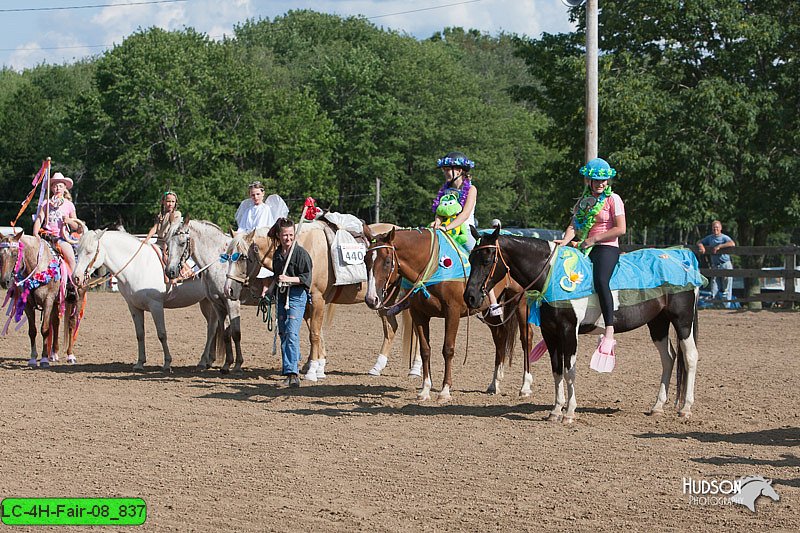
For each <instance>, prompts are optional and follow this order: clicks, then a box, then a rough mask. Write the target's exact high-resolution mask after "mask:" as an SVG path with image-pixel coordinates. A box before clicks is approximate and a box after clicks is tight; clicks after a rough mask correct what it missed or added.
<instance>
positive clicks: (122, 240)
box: [73, 228, 219, 372]
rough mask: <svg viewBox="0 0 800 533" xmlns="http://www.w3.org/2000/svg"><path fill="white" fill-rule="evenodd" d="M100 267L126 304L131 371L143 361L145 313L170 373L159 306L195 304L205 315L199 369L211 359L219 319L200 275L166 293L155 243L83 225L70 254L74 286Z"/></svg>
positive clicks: (138, 367)
mask: <svg viewBox="0 0 800 533" xmlns="http://www.w3.org/2000/svg"><path fill="white" fill-rule="evenodd" d="M101 266H105V267H106V268H107V269H109V270H110V271H111V272H114V275H115V276H116V278H117V284H118V287H119V292H120V294H122V297H123V298H125V302H126V303H127V304H128V310H129V311H130V313H131V317H132V318H133V324H134V327H135V329H136V340H137V341H138V344H139V357H138V359H137V361H136V364H134V366H133V369H134V370H135V371H144V363H145V362H146V360H147V357H146V354H145V344H144V312H145V311H149V312H150V314H151V315H152V316H153V322H154V323H155V326H156V333H157V335H158V340H159V341H160V342H161V348H162V350H163V351H164V364H163V366H162V367H161V369H162V371H163V372H171V371H172V355H171V354H170V351H169V347H168V345H167V329H166V326H165V324H164V309H165V308H166V309H175V308H179V307H188V306H190V305H194V304H196V303H199V304H200V310H201V312H202V313H203V316H204V317H205V319H206V322H207V327H206V345H205V348H204V349H203V354H202V356H201V357H200V362H199V363H198V367H201V368H205V367H206V365H207V364H208V362H209V361H210V360H211V359H212V358H213V354H214V353H215V352H213V351H212V350H214V348H215V347H216V342H217V341H218V336H217V330H218V322H219V320H218V317H217V313H216V311H214V307H213V304H212V303H211V302H209V301H208V298H207V296H206V288H205V286H204V285H203V281H202V280H200V279H190V280H188V281H185V282H184V283H181V284H180V285H178V286H175V287H171V288H170V290H169V292H167V284H166V283H165V282H164V269H163V266H162V264H161V255H160V252H159V251H158V250H157V249H156V248H155V246H153V245H150V244H147V243H143V242H142V241H140V240H139V239H137V238H136V237H134V236H133V235H130V234H128V233H125V232H122V231H110V230H94V231H89V230H87V229H86V228H84V232H83V235H82V237H81V239H80V241H79V243H78V251H77V253H76V256H75V273H74V274H73V280H74V282H75V284H76V285H78V286H79V287H80V286H85V285H86V283H87V281H88V279H89V276H91V274H92V273H93V272H94V271H95V270H97V269H98V268H100V267H101Z"/></svg>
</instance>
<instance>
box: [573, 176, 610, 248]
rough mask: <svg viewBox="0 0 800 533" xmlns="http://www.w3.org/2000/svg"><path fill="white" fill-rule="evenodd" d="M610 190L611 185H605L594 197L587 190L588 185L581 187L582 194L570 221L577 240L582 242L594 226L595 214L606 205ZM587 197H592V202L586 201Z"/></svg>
mask: <svg viewBox="0 0 800 533" xmlns="http://www.w3.org/2000/svg"><path fill="white" fill-rule="evenodd" d="M611 192H612V191H611V187H610V186H609V185H606V188H605V189H603V192H602V193H601V194H600V196H598V197H597V198H595V197H594V196H592V193H591V192H590V191H589V187H588V186H587V187H585V188H584V189H583V195H582V196H581V199H580V200H578V209H577V210H576V211H575V216H574V218H573V221H572V227H573V228H574V229H575V236H576V237H578V240H579V241H581V242H582V241H584V240H586V236H587V235H588V234H589V230H590V229H592V226H594V223H595V220H596V219H597V215H598V214H600V211H602V210H603V206H605V205H606V200H607V199H608V197H609V196H611ZM588 198H592V199H594V200H595V201H594V203H592V202H591V201H586V200H587V199H588Z"/></svg>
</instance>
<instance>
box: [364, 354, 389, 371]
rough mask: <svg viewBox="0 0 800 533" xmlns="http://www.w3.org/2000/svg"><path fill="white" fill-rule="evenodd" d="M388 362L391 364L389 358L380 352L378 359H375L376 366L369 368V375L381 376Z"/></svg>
mask: <svg viewBox="0 0 800 533" xmlns="http://www.w3.org/2000/svg"><path fill="white" fill-rule="evenodd" d="M387 364H389V358H388V357H386V356H385V355H383V354H378V360H377V361H375V366H373V367H372V368H371V369H370V370H369V375H370V376H380V375H381V372H382V371H383V369H384V368H386V365H387Z"/></svg>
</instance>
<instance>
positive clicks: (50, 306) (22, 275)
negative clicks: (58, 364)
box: [0, 233, 82, 368]
mask: <svg viewBox="0 0 800 533" xmlns="http://www.w3.org/2000/svg"><path fill="white" fill-rule="evenodd" d="M20 249H22V256H21V257H19V253H20ZM17 263H18V264H19V266H18V268H17V269H16V271H15V266H16V265H17ZM61 263H62V259H60V258H58V257H56V256H54V255H53V253H52V251H51V248H50V246H49V245H48V244H47V243H45V242H44V241H42V240H41V239H40V238H39V237H36V236H31V235H23V234H22V233H18V234H17V235H15V236H13V237H3V238H2V239H0V286H2V288H4V289H9V293H8V299H9V305H11V306H12V309H11V310H10V313H11V314H12V315H13V314H15V313H16V310H14V309H13V306H14V305H15V301H14V300H12V299H11V298H13V297H14V296H16V297H17V298H20V297H23V295H24V297H26V300H25V307H24V310H25V317H26V319H27V321H28V337H30V340H31V355H30V359H29V360H28V366H30V367H36V366H37V365H38V366H40V367H41V368H47V367H48V366H50V362H52V361H58V348H59V341H58V330H59V327H60V324H61V317H60V309H59V308H60V292H61V282H62V281H63V280H57V279H54V278H51V276H50V275H49V273H52V272H53V269H54V268H57V269H59V271H60V275H61V276H63V272H65V271H66V269H65V268H63V267H62V266H61ZM56 264H57V265H58V266H56ZM37 279H38V280H39V281H46V282H45V283H42V284H41V285H39V286H38V287H36V288H34V289H32V290H30V292H29V293H28V294H26V295H25V294H24V291H26V289H25V282H23V283H20V284H17V283H18V282H20V281H22V280H30V281H35V280H37ZM81 296H82V293H81V294H78V297H76V296H75V295H70V297H67V298H65V300H66V301H65V308H64V316H65V317H66V328H65V329H64V341H65V343H66V344H67V362H69V363H73V364H74V363H76V362H77V360H76V358H75V354H74V351H73V349H74V346H75V335H74V334H75V328H76V326H77V308H78V305H77V301H78V298H80V297H81ZM36 309H41V310H42V324H41V335H42V345H43V346H42V353H41V358H40V359H39V361H38V362H37V351H36ZM14 318H15V319H18V318H19V317H18V316H14Z"/></svg>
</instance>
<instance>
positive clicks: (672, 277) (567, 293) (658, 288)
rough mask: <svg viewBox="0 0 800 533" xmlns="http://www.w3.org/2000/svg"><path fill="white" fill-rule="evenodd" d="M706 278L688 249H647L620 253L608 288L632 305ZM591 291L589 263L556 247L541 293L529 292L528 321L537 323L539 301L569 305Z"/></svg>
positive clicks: (569, 250)
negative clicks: (571, 301)
mask: <svg viewBox="0 0 800 533" xmlns="http://www.w3.org/2000/svg"><path fill="white" fill-rule="evenodd" d="M705 283H706V279H705V278H704V277H703V276H702V275H701V274H700V270H699V268H698V263H697V257H695V255H694V253H692V251H691V250H689V249H687V248H668V249H657V248H646V249H642V250H637V251H635V252H630V253H626V254H622V255H620V258H619V263H618V264H617V266H616V268H615V269H614V273H613V274H612V276H611V282H610V286H611V290H612V291H620V294H619V295H622V294H623V291H627V292H626V293H625V296H626V297H625V298H623V297H620V298H619V303H620V305H623V306H624V305H632V304H634V303H638V302H641V301H644V300H647V299H650V298H655V297H657V296H660V295H661V294H666V293H675V292H681V291H684V290H688V289H690V288H692V287H702V286H703V285H704V284H705ZM593 294H594V282H593V279H592V262H591V261H590V260H589V258H588V257H587V256H585V255H584V254H583V253H581V252H579V251H578V250H576V249H575V248H571V247H566V246H565V247H561V248H559V249H558V251H557V253H556V255H555V257H554V260H553V264H552V266H551V268H550V272H549V273H548V276H547V280H546V281H545V289H544V291H543V292H542V293H533V294H530V296H531V300H532V302H531V303H532V305H531V312H530V316H529V317H528V322H530V323H533V324H535V325H537V326H538V325H539V324H540V320H539V307H540V306H541V304H542V303H543V302H544V303H548V304H550V305H555V306H559V303H563V306H568V305H569V303H568V301H569V300H574V299H577V298H587V297H589V296H592V295H593Z"/></svg>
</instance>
